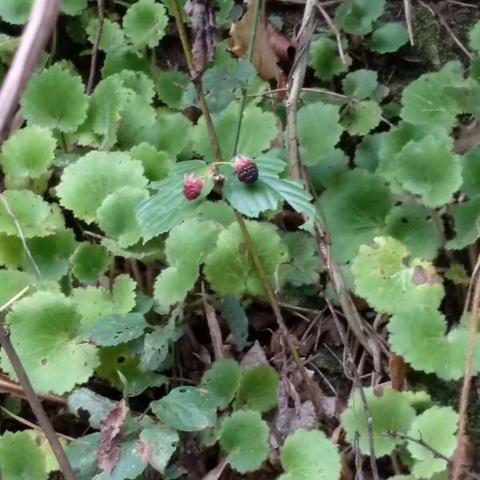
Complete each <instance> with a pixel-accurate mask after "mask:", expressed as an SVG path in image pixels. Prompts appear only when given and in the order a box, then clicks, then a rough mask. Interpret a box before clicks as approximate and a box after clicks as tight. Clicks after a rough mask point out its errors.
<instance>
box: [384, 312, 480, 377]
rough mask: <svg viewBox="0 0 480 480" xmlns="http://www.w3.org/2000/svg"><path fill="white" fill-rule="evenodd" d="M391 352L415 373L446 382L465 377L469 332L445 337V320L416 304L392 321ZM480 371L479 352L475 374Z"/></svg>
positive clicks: (476, 355)
mask: <svg viewBox="0 0 480 480" xmlns="http://www.w3.org/2000/svg"><path fill="white" fill-rule="evenodd" d="M388 330H389V332H390V337H389V341H390V344H391V345H392V350H393V351H394V352H395V353H397V354H398V355H402V356H403V357H404V358H405V360H406V361H407V362H409V363H410V364H411V365H412V367H413V368H415V369H416V370H422V371H424V372H427V373H435V374H436V375H438V376H439V377H441V378H443V379H446V380H456V379H459V378H461V377H462V375H463V369H464V367H465V361H466V356H467V344H468V332H467V331H466V330H464V329H462V328H460V327H457V328H455V329H453V330H451V331H450V332H449V333H448V334H446V330H447V322H446V321H445V318H444V316H443V315H442V314H441V313H440V312H438V311H437V310H434V309H432V308H422V307H418V306H417V305H416V304H415V303H413V304H411V305H410V307H409V308H408V309H405V308H404V309H403V310H402V312H400V313H397V314H396V315H394V316H393V317H392V318H391V319H390V323H389V325H388ZM479 367H480V350H478V349H477V352H476V354H475V370H476V371H478V369H479Z"/></svg>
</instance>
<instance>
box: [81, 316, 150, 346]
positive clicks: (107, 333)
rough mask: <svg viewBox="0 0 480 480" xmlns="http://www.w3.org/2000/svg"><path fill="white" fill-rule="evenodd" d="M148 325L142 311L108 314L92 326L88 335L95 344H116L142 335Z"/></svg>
mask: <svg viewBox="0 0 480 480" xmlns="http://www.w3.org/2000/svg"><path fill="white" fill-rule="evenodd" d="M146 327H148V323H147V322H146V321H145V318H143V315H142V314H140V313H127V314H126V315H107V316H105V317H102V318H100V320H98V321H97V322H96V323H94V324H93V325H92V326H91V328H90V330H89V332H88V336H89V337H90V338H91V340H92V341H93V342H94V344H95V345H102V346H114V345H118V344H120V343H127V342H129V341H131V340H135V339H136V338H138V337H141V336H142V335H143V331H144V330H145V328H146Z"/></svg>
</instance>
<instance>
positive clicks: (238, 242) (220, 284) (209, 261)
mask: <svg viewBox="0 0 480 480" xmlns="http://www.w3.org/2000/svg"><path fill="white" fill-rule="evenodd" d="M246 224H247V228H248V232H249V234H250V236H251V238H252V241H253V243H254V244H255V247H256V249H257V251H258V256H259V258H260V262H261V263H262V265H263V268H264V270H265V273H266V275H267V278H268V279H269V281H270V282H272V283H273V280H274V274H275V271H276V269H277V267H278V265H279V264H280V263H281V262H282V261H283V260H285V258H286V248H285V246H284V245H283V244H282V243H281V239H280V237H279V236H278V234H277V232H276V231H275V228H274V227H273V226H272V225H270V224H265V223H257V222H246ZM204 272H205V275H206V277H207V279H208V281H209V283H210V285H211V287H212V288H213V289H214V290H215V291H216V292H218V293H221V294H232V295H241V294H242V293H246V294H250V295H263V294H264V291H263V286H262V283H261V281H260V278H259V276H258V273H257V271H256V269H255V266H254V263H253V261H252V259H251V258H250V255H249V254H248V252H247V250H246V246H245V244H244V240H243V236H242V233H241V230H240V227H239V225H238V224H236V223H234V224H232V225H230V226H229V227H228V228H226V229H225V230H223V231H222V232H221V233H220V235H219V236H218V240H217V245H216V248H215V250H214V251H213V252H211V253H210V254H209V255H208V256H207V257H206V259H205V268H204Z"/></svg>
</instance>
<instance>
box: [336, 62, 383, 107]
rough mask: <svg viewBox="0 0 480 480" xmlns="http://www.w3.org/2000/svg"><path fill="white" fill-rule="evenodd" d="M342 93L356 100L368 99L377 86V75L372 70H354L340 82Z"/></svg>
mask: <svg viewBox="0 0 480 480" xmlns="http://www.w3.org/2000/svg"><path fill="white" fill-rule="evenodd" d="M342 86H343V92H344V93H345V95H348V96H349V97H354V98H356V99H358V100H364V99H365V98H369V97H370V96H371V95H372V94H373V93H374V91H375V89H376V88H377V86H378V75H377V72H375V71H373V70H363V69H362V70H355V71H354V72H350V73H349V74H348V75H346V76H345V78H344V79H343V80H342Z"/></svg>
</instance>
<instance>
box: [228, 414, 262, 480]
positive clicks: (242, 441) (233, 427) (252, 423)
mask: <svg viewBox="0 0 480 480" xmlns="http://www.w3.org/2000/svg"><path fill="white" fill-rule="evenodd" d="M268 435H269V429H268V425H267V423H266V422H265V421H263V420H262V417H261V416H260V414H259V413H258V412H254V411H251V410H243V411H239V412H234V413H232V415H230V416H229V417H227V418H226V419H225V420H223V422H222V426H221V428H220V445H221V447H222V448H223V450H225V451H226V452H227V453H228V456H227V462H228V463H229V464H230V466H231V467H232V468H233V469H235V470H237V472H240V473H246V472H251V471H253V470H257V469H259V468H260V466H261V465H262V463H263V462H264V461H265V460H266V459H267V457H268V452H269V446H268Z"/></svg>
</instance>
